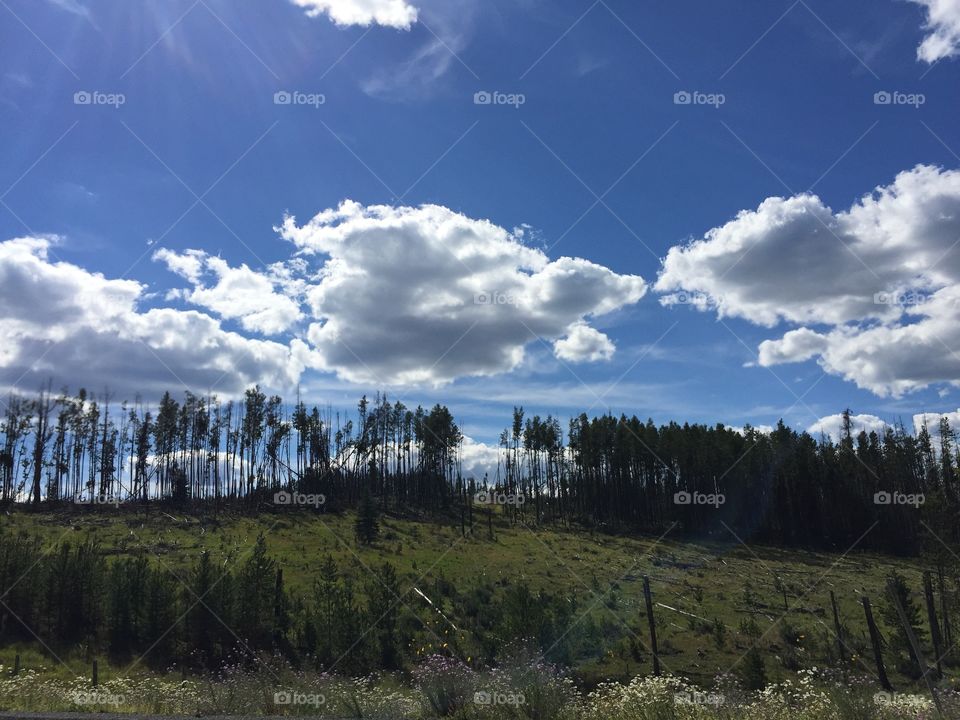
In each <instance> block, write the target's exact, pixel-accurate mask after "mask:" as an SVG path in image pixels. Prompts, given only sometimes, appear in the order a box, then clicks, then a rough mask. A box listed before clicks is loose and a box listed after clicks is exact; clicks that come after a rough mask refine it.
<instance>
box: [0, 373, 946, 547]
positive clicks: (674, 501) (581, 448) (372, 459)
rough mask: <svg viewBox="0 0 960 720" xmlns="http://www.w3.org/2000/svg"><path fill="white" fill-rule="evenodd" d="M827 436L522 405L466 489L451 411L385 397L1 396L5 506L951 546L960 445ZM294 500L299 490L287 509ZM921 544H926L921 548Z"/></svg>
mask: <svg viewBox="0 0 960 720" xmlns="http://www.w3.org/2000/svg"><path fill="white" fill-rule="evenodd" d="M843 419H844V420H843V426H842V429H841V437H840V438H839V440H838V442H833V441H832V440H831V439H830V438H829V437H820V438H814V437H812V436H811V435H809V434H808V433H805V432H800V433H798V432H796V431H795V430H793V429H791V428H789V427H787V426H785V425H784V424H783V422H780V423H778V424H777V426H776V427H775V428H774V429H773V430H772V431H771V432H769V433H765V432H761V431H759V430H756V429H753V428H750V427H749V426H748V427H747V428H745V429H743V430H740V429H735V428H731V427H725V426H724V425H722V424H717V425H714V426H707V425H701V424H687V423H684V424H683V425H680V424H678V423H676V422H671V423H669V424H666V425H661V426H656V425H655V424H654V423H653V421H652V420H647V421H646V422H644V421H642V420H640V419H639V418H638V417H637V416H636V415H634V416H632V417H627V416H625V415H621V416H619V417H614V416H611V415H602V416H599V417H592V418H590V417H587V416H586V415H585V414H581V415H580V416H578V417H574V418H571V419H569V421H568V423H567V425H566V428H564V426H563V424H562V423H561V420H560V419H559V418H557V417H552V416H547V417H541V416H539V415H533V416H529V415H528V414H526V413H525V412H524V410H523V408H514V411H513V414H512V417H511V418H509V424H508V425H507V426H506V428H505V429H504V430H503V432H502V433H501V435H500V441H499V445H500V452H499V461H498V464H497V468H496V471H495V473H493V474H492V476H491V473H487V474H486V475H485V476H484V477H472V476H468V477H465V476H464V473H463V471H462V456H461V448H462V443H463V434H462V433H461V431H460V429H459V427H458V426H457V424H456V422H455V418H454V415H453V414H452V413H451V411H450V410H449V409H448V408H446V407H444V406H442V405H439V404H438V405H436V406H434V407H433V408H431V409H429V410H426V409H424V408H422V407H417V408H416V409H411V408H408V407H406V406H405V405H404V404H403V403H401V402H391V401H390V400H389V399H388V397H387V395H386V394H385V393H377V394H376V396H375V398H374V399H373V400H372V401H370V400H369V399H368V398H367V397H363V398H362V399H361V400H360V402H359V403H358V405H357V409H356V413H355V415H353V416H348V415H345V414H342V413H340V412H333V411H332V410H331V409H330V408H326V409H321V408H319V407H316V406H313V407H308V406H307V405H306V404H305V403H304V402H302V401H301V400H300V399H299V398H297V400H296V401H295V402H294V403H292V404H287V403H285V402H284V400H283V399H282V398H281V397H279V396H276V395H273V396H268V395H266V394H265V393H263V392H262V391H261V390H260V388H258V387H254V388H251V389H249V390H247V391H246V393H245V395H244V396H243V398H242V399H240V400H227V401H221V400H219V399H218V398H216V397H203V396H198V395H195V394H193V393H190V392H187V393H185V395H184V397H183V398H182V400H177V399H176V398H174V397H173V396H172V395H171V394H170V393H165V394H164V395H163V397H162V398H160V400H159V402H158V403H156V404H155V405H152V406H151V405H149V404H145V403H143V402H142V401H141V400H139V399H138V400H136V401H134V402H133V403H128V402H122V403H120V404H114V403H111V401H110V396H109V395H108V394H105V395H104V396H102V397H100V398H97V397H95V396H93V395H91V394H89V393H87V392H86V391H84V390H80V391H79V392H77V393H76V394H73V395H71V394H68V393H67V392H66V391H64V392H62V393H60V394H59V395H54V394H52V393H51V392H50V389H49V387H48V388H46V389H44V390H42V391H40V392H39V393H38V394H36V395H34V396H31V397H27V396H22V395H11V396H10V397H9V398H8V399H7V401H6V403H5V409H4V415H3V419H2V422H0V503H18V504H24V505H29V506H34V507H43V506H54V505H58V504H63V503H74V504H85V505H111V504H113V505H117V504H120V503H125V504H127V503H173V504H181V505H191V504H192V505H203V506H204V507H206V508H207V510H208V511H211V512H216V510H217V509H218V508H224V507H242V508H245V509H247V510H249V511H251V512H257V511H260V510H266V509H269V506H270V505H273V504H275V502H274V501H275V495H276V493H278V492H281V491H283V492H292V493H298V494H300V495H309V496H312V497H314V498H322V499H323V500H324V502H323V505H322V507H320V506H319V505H318V509H320V510H324V511H336V510H342V509H347V508H355V507H357V506H358V505H359V504H360V503H361V501H362V500H363V499H364V498H369V499H370V500H371V502H372V503H373V504H374V505H376V507H377V508H379V509H380V510H381V511H383V510H390V511H393V512H417V513H427V514H430V513H444V514H450V513H452V514H454V515H459V516H460V517H461V524H462V525H463V526H465V525H468V524H469V525H471V526H472V524H473V523H474V522H475V521H476V512H475V506H476V505H477V503H475V500H476V499H477V497H478V493H481V492H484V491H490V494H491V496H492V497H494V498H500V499H501V500H502V499H504V498H513V501H512V502H510V503H509V505H508V506H507V507H505V508H503V510H504V512H506V513H508V514H510V515H512V516H516V517H518V518H520V519H522V520H523V522H525V523H537V524H551V523H559V524H565V525H569V524H571V523H576V524H579V525H582V526H587V527H591V528H596V529H601V530H608V531H622V530H632V531H643V532H660V531H662V530H663V529H664V528H666V527H667V526H670V525H674V524H675V526H676V528H677V531H678V532H680V533H686V534H689V535H691V536H697V535H709V534H710V533H715V532H719V531H723V530H724V528H725V527H728V528H730V529H732V530H734V531H735V532H736V533H737V534H738V535H741V536H742V537H744V538H745V539H748V540H752V541H756V542H763V543H767V544H772V545H778V546H783V547H811V548H813V547H815V548H819V549H824V550H836V551H843V550H844V549H846V548H847V547H849V546H850V545H851V544H852V543H854V542H855V541H857V540H858V539H859V538H860V537H861V535H863V534H864V532H865V531H867V530H868V529H869V528H871V527H875V531H872V532H870V533H869V534H868V536H867V537H865V538H863V540H862V544H863V546H864V547H868V548H872V549H875V550H878V551H882V552H886V553H893V554H915V553H917V552H919V551H921V550H922V549H923V547H922V544H923V542H926V541H928V540H929V538H930V533H927V532H924V530H923V525H926V526H927V527H928V528H930V529H934V530H935V532H936V535H937V536H938V537H940V538H942V539H943V540H944V541H947V542H951V543H952V542H955V541H956V540H957V539H958V537H957V533H958V529H957V528H958V524H957V523H956V522H955V520H956V519H957V507H958V505H957V503H958V464H960V463H958V460H960V457H958V452H960V448H958V444H957V438H956V435H955V433H954V431H953V429H952V428H951V427H950V425H949V422H948V421H947V420H946V418H942V419H941V420H940V425H939V432H937V433H936V435H935V436H934V437H935V439H934V437H931V434H930V433H929V432H928V431H927V429H926V427H922V428H921V429H920V431H919V432H918V433H917V434H916V435H914V434H912V433H909V432H907V431H906V430H905V428H904V427H903V426H902V425H899V426H896V427H888V428H887V429H886V430H885V432H883V434H878V433H876V432H871V433H869V434H867V433H866V432H860V433H859V434H854V433H853V432H852V429H851V427H852V423H851V420H850V412H849V410H848V411H846V412H844V414H843ZM298 496H299V495H298ZM925 538H926V539H927V540H925Z"/></svg>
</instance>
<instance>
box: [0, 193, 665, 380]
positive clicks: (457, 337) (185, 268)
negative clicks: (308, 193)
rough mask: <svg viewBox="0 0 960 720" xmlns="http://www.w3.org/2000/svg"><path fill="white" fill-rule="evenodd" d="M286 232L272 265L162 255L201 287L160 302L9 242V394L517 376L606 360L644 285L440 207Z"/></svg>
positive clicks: (347, 210)
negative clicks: (281, 256)
mask: <svg viewBox="0 0 960 720" xmlns="http://www.w3.org/2000/svg"><path fill="white" fill-rule="evenodd" d="M278 231H279V232H280V234H281V235H282V237H283V238H285V239H287V240H288V241H289V242H290V243H291V247H290V252H291V255H290V257H288V258H287V259H286V260H284V261H281V262H277V263H274V264H272V265H269V266H267V267H264V268H260V269H252V268H250V267H248V266H246V265H240V266H232V265H230V264H229V263H228V262H227V261H226V260H224V259H222V258H219V257H214V256H211V255H209V254H208V253H206V252H205V251H203V250H198V249H190V250H184V251H173V250H170V249H166V248H162V249H159V250H157V251H156V252H155V253H154V256H153V258H154V260H155V261H156V262H158V263H160V264H162V265H163V266H164V267H165V268H166V269H167V270H169V271H170V278H171V279H172V280H173V281H174V284H176V280H177V279H179V280H180V281H181V282H182V284H185V285H186V287H161V288H158V289H157V290H156V291H150V292H148V288H147V286H145V285H144V284H142V283H140V282H138V281H134V280H126V279H110V278H107V277H105V276H104V275H103V274H101V273H97V272H93V271H90V270H87V269H85V268H83V267H80V266H78V265H75V264H72V263H67V262H62V261H57V260H56V259H55V257H54V253H53V248H54V246H55V245H56V244H57V243H58V242H60V240H59V239H57V238H48V237H28V238H18V239H14V240H8V241H6V242H0V385H2V386H6V387H11V386H19V387H21V388H24V389H27V390H34V389H36V388H37V387H39V385H40V384H42V383H45V382H46V381H47V380H48V379H52V380H53V381H54V383H55V385H56V386H58V387H59V386H60V385H70V386H73V387H74V388H76V387H77V386H78V384H81V383H82V384H83V385H85V386H86V387H88V388H90V389H95V390H98V391H99V390H102V389H103V388H104V387H109V388H111V389H112V390H115V391H118V392H123V393H128V394H129V393H132V392H143V393H152V392H159V391H161V390H166V389H176V388H177V387H179V386H180V385H181V384H182V385H183V386H185V387H186V388H189V389H190V390H193V391H204V392H206V391H208V390H211V389H212V390H216V391H218V392H220V393H221V394H224V395H227V394H237V393H239V392H241V391H242V390H243V389H244V388H246V387H249V386H251V385H253V384H255V383H259V384H261V385H263V386H265V387H267V388H270V389H276V390H277V391H283V390H288V389H290V388H292V387H293V386H295V385H296V384H297V383H298V382H299V381H300V378H301V375H302V374H303V372H304V371H305V370H306V369H308V368H309V369H313V370H318V371H325V372H328V373H332V374H335V375H336V376H337V377H338V378H339V379H340V380H343V381H346V382H353V383H358V384H363V385H366V386H368V387H369V386H378V387H383V386H388V385H394V386H396V385H406V386H414V385H424V386H440V385H443V384H446V383H449V382H452V381H454V380H457V379H458V378H464V377H470V376H490V375H496V374H499V373H506V372H509V371H511V370H513V369H515V368H517V367H518V366H519V365H520V364H521V363H522V362H523V361H524V359H525V356H526V348H527V347H528V346H529V345H531V344H536V345H537V346H538V347H539V346H542V345H544V344H546V345H547V347H549V346H550V345H549V344H550V343H553V348H554V352H555V354H556V356H557V357H559V358H562V359H564V360H565V361H568V362H594V361H601V360H607V359H609V358H610V357H611V356H612V355H613V353H614V352H615V345H614V342H613V341H612V340H611V339H610V338H608V337H607V336H606V335H605V334H603V333H601V332H600V331H598V330H596V329H595V328H593V327H591V324H590V323H591V321H592V320H593V319H594V318H596V317H598V316H601V315H607V314H610V313H613V312H615V311H617V310H620V309H621V308H624V307H626V306H629V305H631V304H633V303H636V302H637V301H638V300H640V298H641V297H643V295H644V294H645V292H646V289H647V286H646V283H645V282H644V280H643V279H642V278H640V277H638V276H635V275H620V274H617V273H615V272H614V271H612V270H610V269H608V268H606V267H603V266H601V265H597V264H595V263H592V262H590V261H588V260H584V259H580V258H569V257H561V258H558V259H556V260H551V259H549V258H548V257H547V256H546V255H545V254H544V253H543V252H542V251H540V250H537V249H533V248H530V247H528V246H526V245H524V244H523V243H522V241H521V240H522V238H521V237H520V236H519V235H517V234H514V233H511V232H509V231H507V230H505V229H504V228H502V227H499V226H497V225H494V224H493V223H491V222H489V221H487V220H475V219H472V218H469V217H467V216H465V215H462V214H459V213H456V212H454V211H452V210H449V209H447V208H444V207H440V206H436V205H425V206H422V207H418V208H413V207H389V206H371V207H364V206H362V205H360V204H358V203H355V202H350V201H347V202H344V203H342V204H341V205H340V206H339V207H337V208H332V209H328V210H324V211H323V212H321V213H319V214H318V215H317V216H316V217H314V218H313V219H312V220H310V221H309V222H307V223H306V224H304V225H298V224H297V223H296V221H295V219H294V218H292V217H288V218H286V219H285V221H284V222H283V225H282V227H281V228H278ZM151 290H153V289H151Z"/></svg>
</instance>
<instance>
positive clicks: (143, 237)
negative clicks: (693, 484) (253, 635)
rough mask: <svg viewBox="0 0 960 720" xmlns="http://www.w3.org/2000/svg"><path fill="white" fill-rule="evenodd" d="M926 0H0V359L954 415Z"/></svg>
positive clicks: (493, 435) (469, 401) (809, 411)
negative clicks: (715, 0) (661, 0)
mask: <svg viewBox="0 0 960 720" xmlns="http://www.w3.org/2000/svg"><path fill="white" fill-rule="evenodd" d="M958 55H960V0H849V1H848V2H844V3H835V2H828V1H827V0H795V1H793V2H791V1H790V0H776V1H774V0H764V1H762V2H761V1H760V0H756V1H754V2H746V1H742V2H741V1H736V0H731V1H730V2H725V3H713V2H703V1H701V2H692V1H686V0H678V1H677V2H671V3H637V2H631V1H628V0H595V1H593V2H591V0H550V1H547V0H542V1H541V0H509V1H507V0H244V1H243V2H237V1H236V0H143V1H142V2H136V3H132V2H120V1H119V0H0V158H2V161H0V385H2V386H3V387H5V388H6V389H7V390H20V391H23V392H30V391H35V390H36V389H37V388H38V387H40V386H41V385H42V384H44V383H45V382H47V381H48V380H50V381H52V382H53V384H54V385H55V386H56V387H60V386H64V385H68V386H70V387H71V388H73V389H76V388H78V387H80V386H83V387H86V388H88V389H91V390H93V391H96V392H102V391H103V390H104V389H109V390H110V392H111V393H112V394H113V397H114V398H132V397H133V396H134V395H135V394H136V393H139V394H141V395H142V396H143V397H144V398H146V399H148V400H150V399H153V398H154V397H155V396H159V394H160V393H162V391H163V390H167V389H169V390H171V391H174V392H176V391H180V390H183V389H187V388H189V389H191V390H193V391H195V392H203V393H207V392H214V393H217V394H218V395H220V396H221V397H224V398H226V397H231V396H236V395H238V394H240V393H242V392H243V389H244V388H245V387H248V386H250V385H252V384H254V383H259V384H260V385H261V386H262V387H264V388H267V389H270V390H271V391H276V392H280V393H282V394H284V395H288V396H289V395H292V394H293V393H295V392H296V388H297V387H299V388H300V390H299V391H300V393H301V395H302V396H303V397H304V398H305V399H307V400H308V401H310V402H316V403H319V404H322V405H330V406H331V407H335V408H341V407H342V408H348V407H352V406H354V404H355V402H356V400H357V399H358V398H359V397H360V395H362V394H364V393H366V394H368V395H373V393H375V392H376V391H377V390H383V391H386V392H387V393H388V397H390V398H392V399H394V400H402V401H403V402H404V403H405V404H407V405H409V406H415V405H417V404H424V405H431V404H433V403H435V402H442V403H444V404H447V405H448V406H449V407H450V408H451V410H452V411H453V412H454V414H455V416H456V417H457V420H458V421H459V423H460V424H461V426H462V428H463V429H464V431H465V433H466V434H467V435H468V436H469V438H470V441H469V443H470V447H471V452H472V453H473V455H474V456H477V457H479V456H482V455H483V454H484V453H486V452H487V445H489V444H496V441H497V437H498V435H499V432H500V430H501V429H503V428H504V427H505V426H506V425H507V424H508V422H509V414H510V409H511V408H512V407H513V405H523V406H524V408H525V409H526V410H527V412H528V413H531V414H532V413H538V414H541V415H546V414H549V413H552V414H555V415H560V416H561V417H562V418H564V419H566V418H568V417H570V416H571V415H574V414H578V413H580V412H587V413H588V414H600V413H603V412H608V411H609V412H613V413H617V414H619V413H628V414H634V413H635V414H637V415H639V416H640V417H643V418H645V417H652V418H653V419H654V420H655V421H656V422H668V421H670V420H677V421H680V422H683V421H690V422H706V423H710V424H713V423H717V422H722V423H725V424H727V425H731V426H735V427H739V426H742V425H744V424H747V423H750V424H752V425H754V426H759V427H767V426H771V425H774V424H775V423H776V422H777V421H778V420H779V419H781V418H782V419H783V420H784V422H786V423H787V424H788V425H790V426H792V427H795V428H797V429H798V430H800V429H811V430H812V431H814V432H820V431H824V432H828V433H831V432H832V433H835V432H836V428H837V426H838V423H839V416H838V413H839V412H840V411H841V410H842V409H843V408H846V407H849V408H851V409H852V410H853V412H854V413H855V415H856V418H857V422H858V424H859V426H861V427H864V428H868V429H875V428H882V427H883V424H884V423H893V422H897V421H898V420H903V422H904V423H905V424H906V425H908V426H909V425H911V424H913V425H917V424H919V422H920V420H919V418H920V417H921V416H922V415H923V414H926V416H927V417H928V418H929V417H933V418H935V417H936V416H937V414H938V413H950V412H953V413H954V415H953V416H951V417H958V416H957V413H960V411H958V410H957V408H958V407H960V397H958V395H960V393H958V388H960V355H958V351H960V323H957V322H956V321H957V315H958V307H960V306H958V302H960V248H957V247H956V246H957V244H958V242H960V156H958V152H960V125H958V123H957V122H956V118H957V114H958V110H960V102H958V90H957V88H958V87H960V85H958V80H960V58H958Z"/></svg>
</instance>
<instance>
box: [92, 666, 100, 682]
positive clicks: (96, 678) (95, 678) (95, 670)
mask: <svg viewBox="0 0 960 720" xmlns="http://www.w3.org/2000/svg"><path fill="white" fill-rule="evenodd" d="M99 679H100V673H99V672H98V668H97V661H96V660H94V661H93V686H94V687H96V686H97V684H98V682H99Z"/></svg>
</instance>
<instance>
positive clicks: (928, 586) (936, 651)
mask: <svg viewBox="0 0 960 720" xmlns="http://www.w3.org/2000/svg"><path fill="white" fill-rule="evenodd" d="M923 594H924V597H926V600H927V619H928V620H929V622H930V639H931V640H932V641H933V655H934V657H935V658H936V659H937V678H942V677H943V665H942V664H941V662H940V660H941V658H940V646H941V642H940V623H938V622H937V606H936V605H935V604H934V602H933V579H932V578H931V577H930V571H929V570H926V571H925V572H924V573H923Z"/></svg>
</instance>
